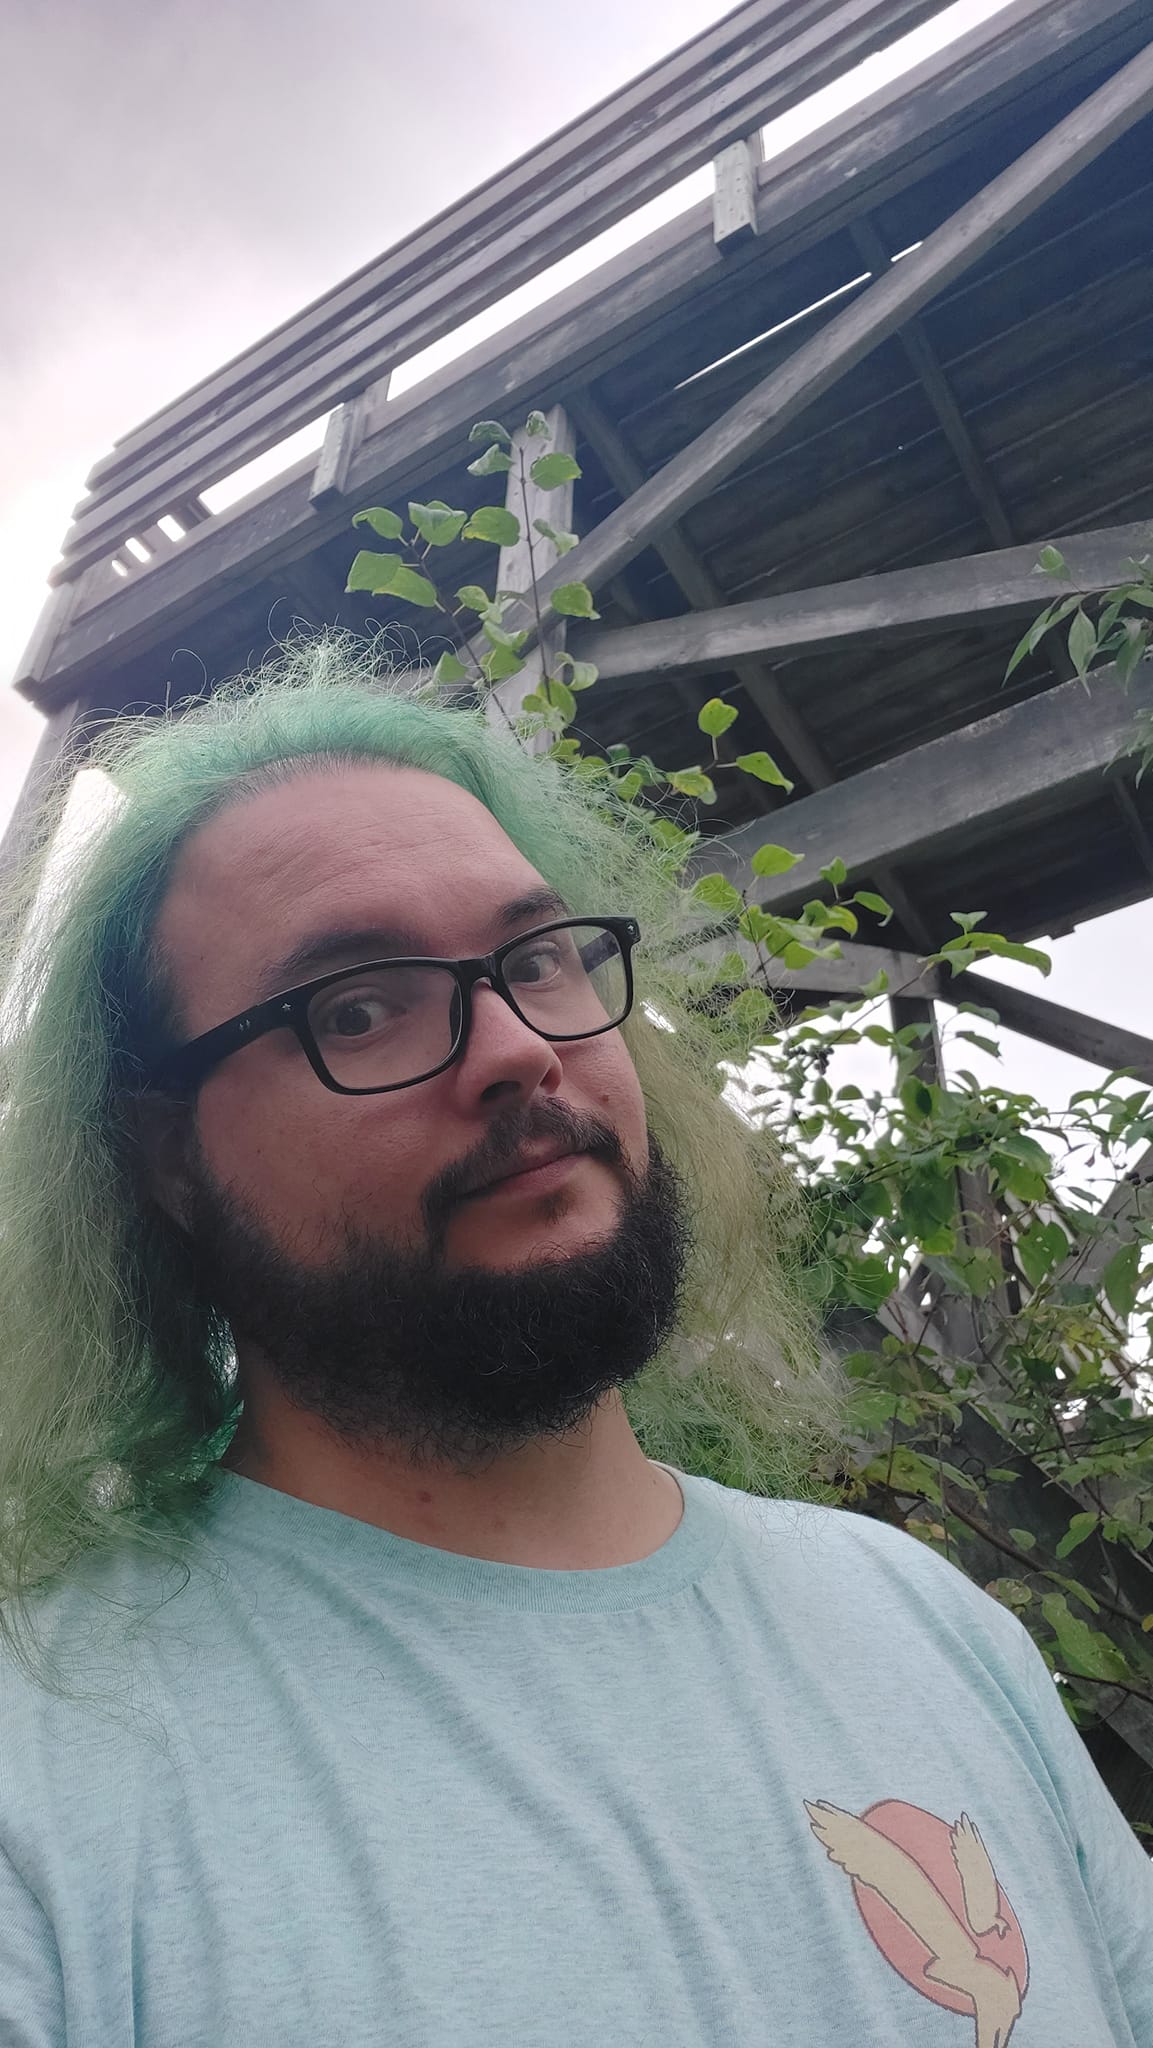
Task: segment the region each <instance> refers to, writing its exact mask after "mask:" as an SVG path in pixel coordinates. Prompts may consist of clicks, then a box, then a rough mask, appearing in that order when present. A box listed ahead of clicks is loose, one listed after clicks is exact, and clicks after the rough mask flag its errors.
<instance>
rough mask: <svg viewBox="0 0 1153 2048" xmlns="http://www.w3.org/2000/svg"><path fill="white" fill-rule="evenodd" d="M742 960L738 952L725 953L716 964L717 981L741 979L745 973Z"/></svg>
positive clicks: (745, 969)
mask: <svg viewBox="0 0 1153 2048" xmlns="http://www.w3.org/2000/svg"><path fill="white" fill-rule="evenodd" d="M747 971H748V970H747V968H746V966H745V963H744V960H743V959H742V957H741V955H740V954H739V953H726V954H725V957H724V959H723V960H721V961H720V962H718V965H717V980H718V981H743V980H744V978H745V975H746V973H747Z"/></svg>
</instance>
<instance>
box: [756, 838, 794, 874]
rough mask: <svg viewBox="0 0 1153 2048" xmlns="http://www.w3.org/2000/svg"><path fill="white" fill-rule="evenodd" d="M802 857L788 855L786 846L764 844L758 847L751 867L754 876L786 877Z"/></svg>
mask: <svg viewBox="0 0 1153 2048" xmlns="http://www.w3.org/2000/svg"><path fill="white" fill-rule="evenodd" d="M804 857H805V856H804V854H803V853H790V852H789V849H788V847H787V846H773V845H771V844H766V845H764V846H758V848H757V850H756V852H755V853H754V855H753V858H752V862H751V866H752V870H753V873H754V875H787V874H788V872H789V869H790V868H795V867H797V866H798V865H799V863H800V862H801V861H802V860H803V859H804Z"/></svg>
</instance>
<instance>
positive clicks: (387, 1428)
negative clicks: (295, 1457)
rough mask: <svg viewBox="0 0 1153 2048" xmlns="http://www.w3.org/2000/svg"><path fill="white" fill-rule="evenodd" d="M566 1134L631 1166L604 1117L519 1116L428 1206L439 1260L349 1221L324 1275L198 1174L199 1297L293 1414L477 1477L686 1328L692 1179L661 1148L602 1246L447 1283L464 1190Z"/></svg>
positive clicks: (631, 1180) (557, 1431)
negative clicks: (448, 1248)
mask: <svg viewBox="0 0 1153 2048" xmlns="http://www.w3.org/2000/svg"><path fill="white" fill-rule="evenodd" d="M558 1133H562V1134H565V1135H567V1136H569V1137H571V1138H572V1139H573V1140H574V1142H579V1143H580V1145H581V1146H582V1148H583V1149H586V1150H589V1151H591V1152H592V1153H593V1154H594V1156H596V1157H600V1158H602V1159H607V1160H613V1161H615V1162H617V1163H618V1164H621V1160H622V1154H621V1146H620V1141H619V1139H618V1138H617V1136H616V1134H615V1132H613V1130H612V1129H611V1126H609V1125H607V1124H605V1123H604V1122H603V1121H602V1120H601V1119H600V1118H596V1117H578V1116H576V1115H575V1113H574V1112H572V1111H571V1110H569V1109H567V1108H566V1107H565V1106H564V1105H561V1104H558V1103H555V1102H549V1103H546V1104H544V1105H540V1106H537V1107H536V1108H533V1109H530V1110H520V1111H516V1112H513V1113H511V1114H510V1115H509V1116H506V1117H504V1118H501V1119H499V1120H497V1121H496V1122H495V1123H494V1125H493V1126H492V1127H490V1131H489V1133H488V1136H487V1138H486V1141H485V1143H484V1145H483V1146H481V1147H478V1148H477V1150H476V1151H475V1152H473V1153H472V1154H470V1155H469V1157H468V1159H467V1160H465V1161H462V1162H458V1164H457V1165H456V1166H455V1167H452V1168H449V1169H448V1170H447V1171H446V1173H444V1174H442V1175H440V1176H439V1177H438V1180H437V1181H436V1182H434V1183H433V1184H432V1186H431V1187H430V1188H429V1190H428V1191H427V1192H426V1194H425V1197H424V1200H423V1203H422V1212H423V1216H424V1221H425V1225H426V1230H427V1234H428V1242H427V1248H426V1249H424V1250H421V1251H417V1252H410V1251H406V1250H398V1249H396V1248H395V1247H393V1246H391V1245H388V1244H385V1243H382V1242H381V1241H380V1240H379V1238H375V1237H373V1236H371V1235H370V1234H369V1233H367V1232H365V1231H362V1230H360V1229H358V1228H357V1227H356V1226H355V1225H353V1224H352V1223H347V1224H346V1226H345V1229H344V1232H343V1235H342V1242H341V1248H340V1251H339V1252H338V1253H337V1254H336V1255H335V1256H334V1257H333V1259H332V1260H331V1262H330V1263H329V1264H327V1265H326V1266H324V1267H323V1268H319V1269H318V1268H316V1267H310V1266H304V1265H300V1264H297V1263H296V1262H295V1261H294V1260H293V1259H292V1258H291V1257H290V1256H289V1255H288V1253H286V1252H283V1251H281V1250H279V1249H278V1248H277V1247H276V1246H275V1245H274V1244H272V1243H270V1242H269V1240H268V1238H267V1237H266V1235H265V1234H264V1232H263V1230H262V1229H261V1227H260V1224H259V1221H258V1219H257V1218H256V1217H254V1216H253V1215H252V1214H251V1213H248V1212H246V1210H245V1208H244V1207H243V1206H242V1205H241V1204H239V1203H238V1202H237V1201H236V1200H235V1199H234V1198H233V1197H232V1196H231V1195H229V1194H228V1193H227V1192H226V1191H224V1190H223V1189H221V1188H219V1187H218V1186H217V1185H216V1184H215V1183H214V1182H213V1181H212V1179H211V1176H210V1175H209V1174H208V1172H207V1170H206V1168H205V1166H204V1163H203V1161H201V1162H200V1163H199V1168H198V1172H197V1175H196V1183H195V1191H194V1195H193V1199H192V1204H191V1209H190V1213H189V1214H188V1216H187V1226H188V1232H189V1235H190V1236H191V1238H192V1240H193V1244H194V1248H195V1259H196V1266H197V1273H198V1280H199V1284H200V1287H201V1289H202V1291H203V1294H204V1296H205V1298H206V1299H207V1300H208V1301H209V1302H210V1303H211V1305H212V1306H213V1308H214V1309H216V1310H217V1312H218V1313H219V1314H221V1315H223V1316H224V1317H225V1318H226V1319H227V1321H228V1322H229V1324H230V1325H231V1327H232V1330H233V1333H234V1335H235V1336H236V1337H237V1338H238V1339H242V1340H243V1339H247V1340H248V1341H249V1342H251V1343H253V1344H255V1345H257V1346H258V1347H259V1349H260V1350H261V1352H262V1353H263V1354H264V1357H265V1358H266V1360H267V1361H268V1366H269V1369H270V1370H271V1371H272V1372H273V1373H274V1374H275V1377H276V1379H277V1381H278V1382H279V1384H280V1385H281V1386H282V1388H283V1390H284V1392H285V1394H286V1395H287V1396H288V1398H289V1400H290V1401H292V1402H293V1404H294V1405H295V1406H297V1407H299V1408H302V1409H304V1410H306V1411H307V1412H308V1413H310V1414H312V1415H315V1416H316V1417H317V1418H318V1419H319V1420H320V1421H322V1422H323V1423H324V1424H325V1425H326V1426H327V1427H328V1428H329V1429H331V1430H332V1431H333V1432H334V1434H335V1435H337V1436H338V1437H339V1438H341V1440H342V1441H344V1442H346V1443H348V1444H349V1445H351V1446H353V1447H354V1448H357V1449H360V1450H366V1449H367V1450H372V1449H391V1450H393V1451H399V1452H400V1453H401V1454H402V1455H403V1456H404V1457H405V1458H406V1459H407V1460H408V1462H409V1463H411V1464H412V1465H413V1466H416V1467H423V1466H426V1465H434V1464H447V1465H449V1466H451V1467H453V1468H455V1469H456V1470H458V1471H460V1472H462V1473H464V1472H475V1471H478V1470H483V1469H484V1468H485V1467H486V1466H488V1465H490V1464H491V1463H492V1462H493V1461H494V1460H495V1459H497V1458H499V1457H501V1456H502V1455H506V1454H507V1453H509V1452H511V1451H514V1450H518V1449H520V1448H521V1447H522V1446H523V1445H525V1444H527V1443H528V1442H530V1441H531V1440H532V1439H534V1438H538V1437H550V1436H562V1435H564V1434H566V1433H567V1432H569V1431H571V1430H574V1429H575V1428H577V1427H578V1426H579V1425H580V1424H581V1423H583V1422H585V1421H586V1420H587V1418H588V1417H589V1416H590V1415H591V1413H592V1411H593V1409H594V1408H595V1407H596V1405H597V1403H598V1402H599V1401H601V1400H602V1399H603V1397H604V1395H605V1394H606V1393H608V1392H609V1390H610V1389H612V1388H615V1387H621V1386H624V1385H625V1384H627V1382H628V1381H630V1380H632V1379H634V1378H635V1377H636V1376H637V1374H638V1373H640V1372H641V1371H642V1369H643V1368H644V1366H645V1365H647V1364H648V1362H649V1360H650V1359H651V1358H653V1357H654V1356H655V1354H656V1352H657V1351H658V1350H659V1348H660V1346H661V1344H662V1343H663V1342H664V1340H665V1338H666V1337H667V1336H668V1334H669V1332H670V1331H671V1330H672V1328H673V1327H674V1325H675V1322H676V1318H677V1311H678V1307H679V1301H680V1296H681V1291H682V1287H683V1282H684V1274H685V1267H686V1263H687V1256H688V1245H689V1228H688V1220H687V1202H686V1199H685V1194H684V1190H683V1187H682V1184H681V1182H680V1179H679V1177H678V1176H677V1174H676V1172H675V1170H674V1169H673V1167H672V1165H671V1163H670V1162H669V1160H668V1159H667V1157H666V1156H665V1154H664V1153H663V1151H662V1150H661V1147H660V1146H659V1145H658V1144H657V1143H656V1141H655V1140H653V1139H650V1143H649V1164H648V1167H647V1169H646V1171H645V1172H644V1174H643V1175H637V1174H635V1173H633V1172H630V1171H628V1170H627V1169H625V1168H624V1166H623V1165H622V1167H621V1170H622V1177H623V1180H624V1187H623V1191H622V1207H621V1212H620V1216H619V1220H618V1223H617V1227H616V1229H615V1231H614V1233H613V1235H612V1237H611V1238H610V1239H608V1240H606V1241H605V1242H604V1243H602V1244H599V1245H596V1246H594V1247H592V1248H591V1249H589V1250H588V1251H585V1252H581V1253H577V1254H575V1255H573V1256H564V1255H558V1256H557V1257H555V1258H553V1259H550V1260H548V1261H543V1262H541V1263H538V1264H534V1265H532V1266H530V1267H526V1268H524V1269H522V1270H520V1271H516V1272H511V1273H505V1272H492V1271H489V1270H487V1269H485V1268H480V1267H466V1268H457V1269H453V1268H449V1267H446V1266H445V1264H444V1262H443V1257H442V1248H443V1239H444V1229H445V1224H446V1221H447V1216H448V1213H449V1212H450V1211H451V1207H452V1203H453V1200H454V1198H455V1197H456V1195H458V1193H459V1189H460V1187H461V1184H462V1182H463V1180H464V1179H465V1177H466V1175H469V1176H475V1175H476V1174H477V1172H478V1162H479V1163H480V1166H481V1168H483V1169H485V1170H487V1169H491V1168H492V1167H495V1166H499V1165H501V1164H503V1163H505V1162H506V1161H507V1160H508V1159H510V1158H511V1157H512V1156H513V1155H514V1153H515V1152H516V1151H517V1150H518V1148H519V1147H520V1146H521V1145H522V1144H523V1143H524V1142H525V1141H526V1139H528V1138H532V1137H541V1136H556V1135H557V1134H558Z"/></svg>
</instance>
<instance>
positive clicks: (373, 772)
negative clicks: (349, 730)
mask: <svg viewBox="0 0 1153 2048" xmlns="http://www.w3.org/2000/svg"><path fill="white" fill-rule="evenodd" d="M539 882H540V877H539V875H538V873H537V870H536V869H535V868H534V867H533V866H532V865H531V863H530V862H529V861H528V860H527V859H526V857H525V855H524V854H523V853H521V851H520V849H519V848H518V847H517V846H516V845H515V844H514V843H513V841H512V840H511V839H510V838H509V837H508V835H507V833H506V832H505V831H504V829H503V827H502V826H501V825H500V824H499V823H498V821H497V819H496V818H494V817H493V815H492V813H491V812H490V811H488V810H487V809H486V808H485V806H484V805H483V804H482V803H481V802H480V801H479V800H478V799H477V798H476V797H474V796H472V795H471V794H470V793H469V792H468V791H467V790H463V789H461V788H460V787H459V786H458V785H457V784H456V783H453V782H449V781H447V780H446V779H445V778H444V777H443V776H437V775H432V774H429V773H427V772H426V771H425V770H423V769H418V768H408V767H395V766H393V765H392V764H385V763H380V764H377V763H365V764H363V765H358V766H356V767H340V768H334V769H322V770H318V769H315V768H314V769H310V770H308V771H306V772H302V773H301V774H300V775H298V776H293V777H292V778H291V779H289V780H286V781H284V782H282V783H280V784H278V785H277V786H275V787H273V788H267V789H263V790H260V791H258V792H256V793H254V794H249V795H246V796H244V797H243V798H241V799H240V800H238V801H237V802H235V803H233V804H230V805H228V806H226V807H225V808H224V809H223V810H222V811H220V812H219V813H217V814H216V815H215V816H214V817H213V818H211V819H209V820H208V821H207V822H206V823H205V824H204V825H203V826H202V827H201V828H200V830H199V831H198V832H197V833H196V834H195V835H194V836H193V837H192V838H191V839H190V840H189V841H188V842H187V844H186V845H185V847H184V848H183V850H182V852H181V854H180V856H179V858H178V860H177V862H176V865H175V868H174V872H173V876H172V882H171V886H170V888H169V891H168V893H167V895H166V898H165V901H164V903H163V905H162V907H161V912H160V916H159V919H158V921H157V931H156V936H157V940H158V943H159V946H160V950H161V953H162V954H163V955H165V956H166V957H167V958H168V960H169V962H170V965H171V966H172V967H174V968H175V969H176V970H177V973H178V976H179V973H180V969H181V967H182V965H184V964H186V963H191V962H193V961H197V962H198V961H199V960H200V959H202V958H203V957H204V954H205V953H206V952H208V951H211V952H212V953H214V954H215V953H216V951H217V948H218V947H223V950H224V952H225V953H226V954H231V953H233V952H235V953H237V955H238V958H240V959H243V960H245V961H246V962H250V961H253V960H254V958H255V956H256V954H257V953H258V952H259V953H263V952H264V951H265V950H266V948H268V947H270V946H271V947H277V946H281V945H283V944H285V943H286V942H290V941H291V940H292V939H293V938H294V937H296V936H298V935H299V933H300V932H301V931H303V930H304V929H306V928H308V929H310V930H311V929H315V928H316V927H317V926H318V924H320V923H322V922H323V921H324V919H325V918H326V917H327V916H328V915H329V913H330V912H331V913H332V914H333V915H334V916H336V917H339V918H341V919H343V918H345V917H351V918H352V919H353V921H362V922H364V923H365V924H366V925H368V924H371V923H376V922H381V923H384V922H388V923H391V922H393V921H394V920H395V918H396V915H397V913H398V912H402V913H403V914H404V916H405V918H406V920H407V921H411V920H412V919H413V918H418V917H419V918H424V919H425V920H430V919H431V920H438V919H442V918H443V917H444V916H445V915H446V914H448V913H450V912H452V911H453V910H454V908H455V907H457V906H459V905H460V904H461V902H462V901H467V902H469V903H470V904H471V905H473V906H474V907H475V910H476V913H477V915H480V916H483V914H484V909H485V904H486V902H487V899H488V898H489V897H490V896H491V898H492V900H493V903H494V904H495V903H496V901H497V900H498V899H501V900H503V899H504V898H507V897H508V896H509V895H510V894H513V893H517V892H520V891H524V890H525V889H527V888H529V887H531V885H532V884H533V883H536V884H538V885H539ZM462 943H463V942H462ZM469 943H471V942H469ZM224 964H225V963H224V962H223V961H222V962H221V965H222V966H223V965H224Z"/></svg>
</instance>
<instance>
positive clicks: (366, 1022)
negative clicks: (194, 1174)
mask: <svg viewBox="0 0 1153 2048" xmlns="http://www.w3.org/2000/svg"><path fill="white" fill-rule="evenodd" d="M639 937H640V926H639V925H638V924H637V922H636V920H635V919H634V918H631V917H600V918H571V917H570V918H562V919H560V920H558V921H557V922H556V923H554V924H542V925H538V926H537V928H536V930H535V931H531V932H522V933H521V934H520V936H519V937H518V938H515V939H510V940H509V941H508V944H507V945H504V946H498V947H497V949H496V951H495V953H489V954H487V955H486V956H485V957H484V958H483V959H476V960H433V959H403V960H400V959H391V960H368V961H365V962H363V963H362V964H361V965H360V966H359V967H342V968H340V969H338V970H337V972H336V973H334V974H322V975H320V976H318V978H317V979H316V980H315V981H306V982H302V983H301V985H300V987H299V988H289V989H284V990H282V992H281V993H280V995H276V996H269V997H268V999H267V1001H265V1002H263V1003H257V1004H256V1005H255V1007H254V1008H253V1009H251V1010H244V1011H242V1012H241V1014H240V1015H239V1016H237V1017H230V1018H229V1019H228V1021H227V1022H226V1023H224V1024H216V1025H214V1026H213V1028H212V1030H211V1031H205V1032H204V1033H202V1035H201V1036H200V1037H199V1038H194V1039H192V1040H191V1041H190V1042H189V1043H188V1044H187V1045H183V1046H180V1047H179V1048H178V1049H177V1050H176V1051H175V1052H173V1053H169V1054H168V1055H166V1056H164V1057H162V1058H161V1059H160V1060H158V1061H157V1062H156V1063H155V1064H154V1066H153V1069H152V1081H153V1084H154V1085H155V1086H157V1087H160V1088H175V1089H178V1090H180V1091H181V1092H183V1091H185V1090H188V1089H192V1088H197V1087H199V1085H200V1083H201V1082H202V1081H203V1080H204V1079H205V1077H206V1076H207V1075H208V1074H210V1073H211V1072H212V1070H213V1068H214V1067H217V1066H219V1064H220V1062H221V1061H222V1060H226V1059H228V1058H229V1056H230V1054H232V1053H234V1052H239V1050H240V1048H241V1047H242V1046H245V1045H251V1044H252V1042H253V1040H254V1039H257V1038H260V1037H262V1036H263V1035H264V1033H265V1032H268V1031H278V1030H282V1029H290V1030H292V1031H295V1033H296V1036H297V1038H298V1039H299V1040H300V1044H301V1046H302V1047H303V1049H304V1052H305V1054H306V1055H307V1057H308V1060H309V1062H310V1064H311V1066H312V1069H313V1072H314V1073H315V1074H316V1076H317V1078H318V1079H319V1080H321V1081H323V1083H324V1085H325V1087H326V1088H331V1089H333V1090H334V1091H335V1092H336V1094H338V1095H386V1094H388V1092H389V1091H390V1090H391V1089H393V1088H412V1087H414V1086H415V1085H416V1083H417V1082H418V1081H431V1080H432V1078H433V1075H434V1074H442V1073H443V1072H444V1070H445V1068H446V1067H450V1066H451V1065H452V1063H453V1061H454V1060H457V1059H459V1058H460V1056H461V1054H462V1052H463V1051H464V1048H465V1046H466V1044H467V1042H468V1034H469V1027H470V1025H471V1022H472V992H473V989H474V988H475V987H476V984H477V983H478V982H479V981H487V982H490V983H491V984H492V987H493V989H494V991H495V993H496V994H497V995H499V996H502V997H503V998H504V1001H505V1002H506V1003H507V1004H508V1006H509V1008H510V1010H512V1011H513V1012H514V1014H515V1015H516V1016H517V1017H519V1018H520V1020H521V1023H522V1024H527V1025H528V1027H529V1029H530V1030H531V1031H535V1032H537V1033H539V1035H540V1037H541V1038H547V1039H548V1040H549V1041H550V1042H551V1041H553V1040H567V1039H573V1038H597V1037H599V1035H600V1033H601V1032H602V1031H612V1030H613V1029H614V1027H615V1026H616V1025H618V1024H622V1023H623V1022H624V1020H625V1018H626V1017H627V1016H628V1014H629V1011H630V1010H631V1009H632V1006H633V969H632V949H633V947H634V945H635V944H636V942H637V940H638V939H639Z"/></svg>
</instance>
